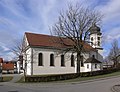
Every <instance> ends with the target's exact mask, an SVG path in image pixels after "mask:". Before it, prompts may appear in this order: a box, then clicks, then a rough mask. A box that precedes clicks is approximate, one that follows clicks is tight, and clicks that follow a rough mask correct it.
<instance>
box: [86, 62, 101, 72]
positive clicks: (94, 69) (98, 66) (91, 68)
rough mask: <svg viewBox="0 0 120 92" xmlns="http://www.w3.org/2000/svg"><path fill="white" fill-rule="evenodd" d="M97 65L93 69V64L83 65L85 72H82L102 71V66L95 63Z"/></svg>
mask: <svg viewBox="0 0 120 92" xmlns="http://www.w3.org/2000/svg"><path fill="white" fill-rule="evenodd" d="M96 64H97V68H95V63H92V64H91V63H85V64H84V66H85V71H84V72H91V71H98V70H102V67H101V66H102V65H101V63H96ZM87 65H89V68H87Z"/></svg>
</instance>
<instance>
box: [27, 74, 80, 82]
mask: <svg viewBox="0 0 120 92" xmlns="http://www.w3.org/2000/svg"><path fill="white" fill-rule="evenodd" d="M78 76H79V74H75V73H74V74H61V75H47V76H27V77H26V78H25V81H26V82H49V81H59V80H67V79H73V78H77V77H78Z"/></svg>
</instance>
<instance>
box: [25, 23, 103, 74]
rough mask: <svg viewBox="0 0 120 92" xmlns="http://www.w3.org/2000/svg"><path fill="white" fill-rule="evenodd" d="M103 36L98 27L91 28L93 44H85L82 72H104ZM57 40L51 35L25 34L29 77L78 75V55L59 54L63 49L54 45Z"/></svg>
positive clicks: (69, 53) (56, 44)
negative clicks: (54, 40)
mask: <svg viewBox="0 0 120 92" xmlns="http://www.w3.org/2000/svg"><path fill="white" fill-rule="evenodd" d="M101 35H102V33H101V31H100V28H99V27H97V26H96V25H94V26H93V27H91V33H90V41H91V44H87V43H85V44H84V48H85V52H84V53H83V57H82V60H83V64H81V65H80V66H81V67H80V72H90V71H98V70H102V61H103V56H102V51H103V49H102V47H101ZM56 38H57V37H55V36H50V35H43V34H35V33H25V35H24V40H23V45H24V47H25V54H24V55H23V57H24V59H23V60H24V61H23V67H25V66H26V74H27V75H48V74H67V73H77V71H76V67H77V65H76V62H77V60H76V54H75V53H74V54H72V52H68V53H66V54H65V55H63V54H58V52H59V51H60V49H61V48H63V47H62V46H60V45H58V43H53V41H52V39H56ZM25 62H26V63H25Z"/></svg>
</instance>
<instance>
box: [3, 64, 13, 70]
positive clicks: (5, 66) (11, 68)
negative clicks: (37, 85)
mask: <svg viewBox="0 0 120 92" xmlns="http://www.w3.org/2000/svg"><path fill="white" fill-rule="evenodd" d="M2 70H14V63H3V64H2Z"/></svg>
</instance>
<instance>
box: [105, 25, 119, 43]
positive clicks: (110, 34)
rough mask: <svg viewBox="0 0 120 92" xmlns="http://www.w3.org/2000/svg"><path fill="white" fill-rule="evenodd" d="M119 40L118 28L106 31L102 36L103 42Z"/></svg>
mask: <svg viewBox="0 0 120 92" xmlns="http://www.w3.org/2000/svg"><path fill="white" fill-rule="evenodd" d="M119 38H120V27H118V28H113V29H111V30H110V31H107V32H106V33H105V36H104V40H105V42H109V43H111V42H112V41H113V40H114V39H119Z"/></svg>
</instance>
